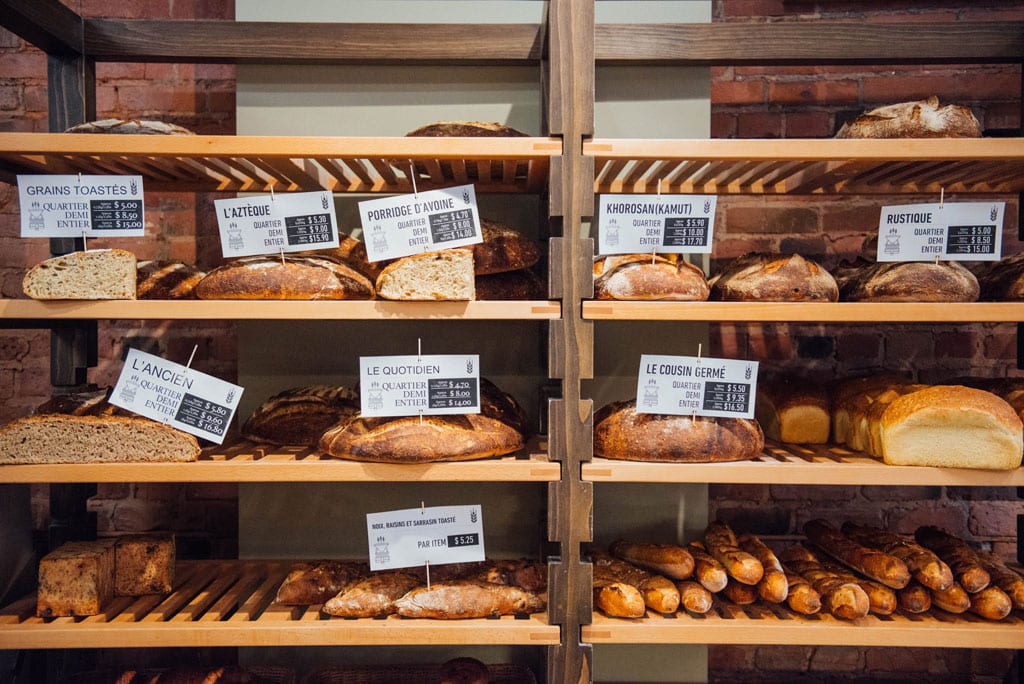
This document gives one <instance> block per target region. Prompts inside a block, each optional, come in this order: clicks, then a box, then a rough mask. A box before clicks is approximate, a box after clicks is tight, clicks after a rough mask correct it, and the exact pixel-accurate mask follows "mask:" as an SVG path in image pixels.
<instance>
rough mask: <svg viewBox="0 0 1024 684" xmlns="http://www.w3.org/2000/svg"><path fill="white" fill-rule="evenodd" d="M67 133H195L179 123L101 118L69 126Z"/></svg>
mask: <svg viewBox="0 0 1024 684" xmlns="http://www.w3.org/2000/svg"><path fill="white" fill-rule="evenodd" d="M64 132H65V133H101V134H102V133H113V134H121V135H195V133H194V132H193V131H190V130H189V129H187V128H185V127H183V126H179V125H177V124H172V123H167V122H166V121H154V120H152V119H100V120H98V121H87V122H86V123H80V124H76V125H74V126H72V127H71V128H68V129H67V130H65V131H64Z"/></svg>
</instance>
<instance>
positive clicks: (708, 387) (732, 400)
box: [636, 354, 757, 418]
mask: <svg viewBox="0 0 1024 684" xmlns="http://www.w3.org/2000/svg"><path fill="white" fill-rule="evenodd" d="M756 396H757V361H740V360H737V359H714V358H708V357H696V356H659V355H655V354H644V355H642V356H641V357H640V373H639V374H638V375H637V381H636V411H637V413H661V414H670V415H678V416H684V415H685V416H690V415H693V416H715V417H719V418H753V417H754V399H755V398H756Z"/></svg>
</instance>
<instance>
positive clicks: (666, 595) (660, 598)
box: [591, 551, 679, 613]
mask: <svg viewBox="0 0 1024 684" xmlns="http://www.w3.org/2000/svg"><path fill="white" fill-rule="evenodd" d="M591 556H592V557H593V562H594V567H595V572H597V570H596V569H597V568H601V572H602V573H607V574H609V575H611V577H612V578H613V579H614V581H616V582H621V583H623V584H627V585H630V586H633V587H636V588H637V589H638V590H639V591H640V596H641V597H643V601H644V605H645V606H646V607H647V608H649V609H651V610H653V611H655V612H657V613H674V612H675V611H676V609H678V608H679V590H678V589H677V588H676V585H675V584H674V583H673V582H671V581H670V580H669V579H667V578H665V577H663V576H661V575H659V574H657V573H652V572H648V571H647V570H644V569H643V568H640V567H638V566H636V565H633V564H632V563H627V562H626V561H624V560H621V559H618V558H614V557H612V556H610V555H608V554H605V553H603V552H598V551H593V552H592V553H591Z"/></svg>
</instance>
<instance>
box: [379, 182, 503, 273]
mask: <svg viewBox="0 0 1024 684" xmlns="http://www.w3.org/2000/svg"><path fill="white" fill-rule="evenodd" d="M359 216H360V217H361V218H362V221H363V241H364V242H365V243H366V254H367V258H368V259H369V260H370V261H380V260H382V259H397V258H398V257H403V256H408V255H410V254H419V253H421V252H431V251H435V250H439V249H448V248H449V247H464V246H466V245H474V244H477V243H479V242H483V239H484V238H483V233H482V232H481V229H480V212H479V211H478V210H477V206H476V189H475V188H474V187H473V186H472V185H459V186H456V187H453V188H444V189H442V190H429V191H427V192H421V193H418V194H415V195H397V196H395V197H384V198H382V199H374V200H367V201H365V202H360V203H359Z"/></svg>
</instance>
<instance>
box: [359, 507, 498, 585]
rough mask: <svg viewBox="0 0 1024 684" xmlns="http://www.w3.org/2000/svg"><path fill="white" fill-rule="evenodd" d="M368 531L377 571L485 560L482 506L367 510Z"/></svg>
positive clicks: (371, 554) (372, 559)
mask: <svg viewBox="0 0 1024 684" xmlns="http://www.w3.org/2000/svg"><path fill="white" fill-rule="evenodd" d="M366 534H367V538H368V539H369V546H370V569H371V570H374V571H376V570H391V569H393V568H409V567H416V566H422V565H425V564H427V563H430V564H431V565H444V564H446V563H469V562H473V561H482V560H484V523H483V514H482V512H481V510H480V506H479V505H474V506H432V507H429V508H407V509H405V510H401V511H385V512H383V513H367V514H366Z"/></svg>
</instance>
